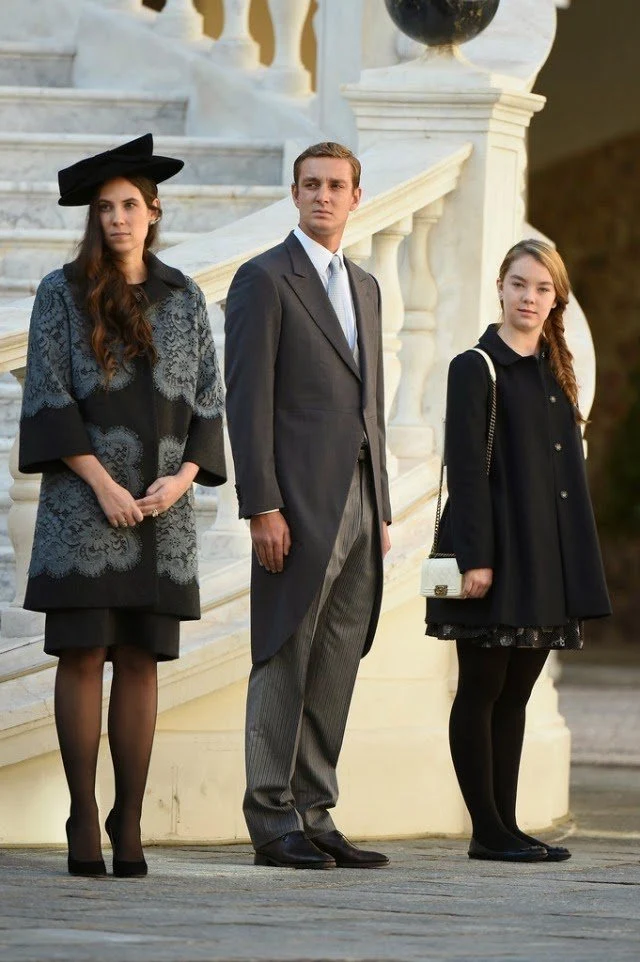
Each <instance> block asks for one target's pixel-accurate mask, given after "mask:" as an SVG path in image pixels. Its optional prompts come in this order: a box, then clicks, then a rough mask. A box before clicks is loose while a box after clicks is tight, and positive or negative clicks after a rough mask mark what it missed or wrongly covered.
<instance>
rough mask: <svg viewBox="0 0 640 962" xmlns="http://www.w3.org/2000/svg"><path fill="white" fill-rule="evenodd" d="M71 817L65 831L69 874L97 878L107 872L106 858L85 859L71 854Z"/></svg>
mask: <svg viewBox="0 0 640 962" xmlns="http://www.w3.org/2000/svg"><path fill="white" fill-rule="evenodd" d="M70 822H71V819H70V818H68V819H67V821H66V823H65V826H64V828H65V832H66V833H67V849H68V855H67V868H68V870H69V875H83V876H85V877H86V878H95V877H97V876H99V875H106V874H107V867H106V865H105V864H104V859H102V858H98V859H95V861H85V860H82V859H79V858H74V857H73V855H72V854H71V840H70V838H69V823H70Z"/></svg>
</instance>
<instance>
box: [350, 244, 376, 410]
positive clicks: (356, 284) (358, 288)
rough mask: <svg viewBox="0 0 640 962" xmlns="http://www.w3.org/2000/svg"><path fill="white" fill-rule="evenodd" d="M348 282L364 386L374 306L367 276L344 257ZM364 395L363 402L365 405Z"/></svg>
mask: <svg viewBox="0 0 640 962" xmlns="http://www.w3.org/2000/svg"><path fill="white" fill-rule="evenodd" d="M344 262H345V266H346V268H347V273H348V275H349V282H350V285H351V295H352V297H353V306H354V308H355V312H356V327H357V329H358V350H359V352H360V376H361V378H362V383H363V385H365V386H366V383H367V374H368V370H369V363H370V359H371V352H372V351H373V349H374V347H375V340H376V329H375V327H374V326H373V321H374V319H375V318H376V316H377V315H376V306H375V304H374V303H373V295H372V290H371V285H370V284H369V283H368V277H367V275H366V274H365V273H364V271H361V270H359V269H358V268H357V266H355V265H354V264H353V263H352V262H351V261H350V260H348V259H347V258H346V257H345V259H344ZM366 401H367V399H366V397H363V402H364V403H365V405H366Z"/></svg>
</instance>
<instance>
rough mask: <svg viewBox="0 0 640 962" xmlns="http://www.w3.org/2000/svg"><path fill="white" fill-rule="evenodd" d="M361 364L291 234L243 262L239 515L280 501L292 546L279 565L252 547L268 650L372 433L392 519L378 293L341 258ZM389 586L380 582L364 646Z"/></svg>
mask: <svg viewBox="0 0 640 962" xmlns="http://www.w3.org/2000/svg"><path fill="white" fill-rule="evenodd" d="M345 263H346V266H347V270H348V273H349V280H350V283H351V291H352V294H353V301H354V306H355V313H356V322H357V328H358V343H359V348H360V370H358V366H357V365H356V363H355V361H354V358H353V354H352V352H351V351H350V349H349V346H348V344H347V341H346V338H345V336H344V333H343V331H342V328H341V327H340V322H339V321H338V318H337V317H336V315H335V312H334V310H333V308H332V307H331V303H330V301H329V298H328V296H327V293H326V291H325V289H324V287H323V285H322V281H321V280H320V278H319V277H318V274H317V271H316V269H315V268H314V266H313V264H312V263H311V261H310V260H309V258H308V257H307V255H306V253H305V251H304V249H303V247H302V245H301V244H300V243H299V241H298V240H297V239H296V237H295V235H294V234H290V235H289V236H288V237H287V239H286V240H285V241H284V243H282V244H279V245H278V246H277V247H274V248H272V249H271V250H268V251H266V252H265V253H263V254H260V255H259V256H258V257H255V258H253V259H252V260H251V261H249V262H248V263H246V264H244V265H243V266H242V267H241V268H240V270H239V271H238V272H237V274H236V276H235V278H234V280H233V283H232V285H231V288H230V290H229V294H228V297H227V306H226V325H225V330H226V342H225V376H226V381H227V420H228V425H229V434H230V437H231V446H232V450H233V460H234V464H235V471H236V482H237V483H236V487H237V494H238V502H239V507H240V516H241V517H243V518H248V517H250V516H251V515H253V514H257V513H259V512H261V511H267V510H269V509H272V508H280V509H281V510H282V512H283V514H284V516H285V518H286V519H287V522H288V524H289V527H290V530H291V538H292V547H291V552H290V554H289V556H288V558H287V560H286V562H285V569H284V571H283V572H282V573H280V574H269V573H268V572H267V571H265V570H264V569H263V568H261V567H260V566H259V564H258V563H257V560H256V558H255V555H254V558H253V567H252V572H251V645H252V654H253V660H254V662H260V661H264V660H266V659H268V658H270V657H271V656H272V655H273V654H275V652H276V651H278V649H279V648H280V647H281V646H282V645H283V644H284V642H285V641H286V640H287V639H288V638H289V637H290V636H291V635H292V634H293V633H294V631H295V630H296V628H297V627H298V625H299V624H300V621H301V620H302V618H303V617H304V615H305V613H306V612H307V610H308V608H309V606H310V604H311V602H312V600H313V597H314V595H315V593H316V592H317V590H318V589H319V588H320V586H321V584H322V580H323V578H324V573H325V571H326V568H327V564H328V562H329V558H330V556H331V551H332V548H333V545H334V542H335V539H336V535H337V532H338V527H339V524H340V519H341V517H342V513H343V510H344V506H345V503H346V500H347V494H348V491H349V485H350V482H351V478H352V475H353V471H354V468H355V464H356V460H357V456H358V451H359V448H360V444H361V441H362V438H363V436H364V435H366V437H367V438H368V441H369V450H370V455H371V464H372V467H373V479H374V485H375V501H376V508H377V516H378V520H379V524H380V525H382V522H383V521H390V520H391V508H390V504H389V488H388V482H387V472H386V466H385V426H384V400H383V378H382V335H381V330H380V295H379V290H378V285H377V283H376V281H375V279H374V278H373V277H372V276H371V275H370V274H367V273H366V272H365V271H363V270H361V269H360V268H359V267H357V266H356V265H355V264H353V263H352V262H350V261H348V260H345ZM381 595H382V551H381V550H380V553H379V555H378V587H377V592H376V599H375V604H374V610H373V614H372V617H371V622H370V624H369V631H368V635H367V641H366V644H365V649H364V652H363V654H364V653H366V651H368V649H369V648H370V646H371V643H372V640H373V635H374V633H375V629H376V625H377V622H378V615H379V611H380V600H381Z"/></svg>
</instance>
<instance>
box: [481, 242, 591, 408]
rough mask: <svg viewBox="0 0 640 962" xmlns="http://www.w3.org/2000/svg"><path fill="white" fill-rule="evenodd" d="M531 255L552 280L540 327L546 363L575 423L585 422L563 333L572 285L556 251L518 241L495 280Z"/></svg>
mask: <svg viewBox="0 0 640 962" xmlns="http://www.w3.org/2000/svg"><path fill="white" fill-rule="evenodd" d="M527 254H528V255H530V256H531V257H533V258H535V260H537V261H538V263H539V264H542V266H543V267H546V269H547V270H548V271H549V273H550V274H551V280H552V282H553V286H554V289H555V296H556V303H555V307H552V308H551V311H550V312H549V316H548V318H547V319H546V321H545V322H544V327H543V328H542V337H543V338H544V340H545V341H546V343H547V346H548V348H549V364H550V366H551V370H552V371H553V375H554V377H555V379H556V381H557V382H558V384H559V385H560V387H561V388H562V390H563V391H564V393H565V394H566V396H567V398H568V399H569V401H570V402H571V404H572V405H573V408H574V411H575V416H576V421H577V422H578V424H584V423H585V419H584V418H583V416H582V414H581V413H580V408H579V405H578V382H577V380H576V373H575V370H574V367H573V354H572V353H571V351H570V350H569V348H568V346H567V341H566V338H565V331H564V312H565V311H566V309H567V304H568V303H569V295H570V293H571V285H570V283H569V275H568V274H567V268H566V267H565V264H564V261H563V260H562V258H561V257H560V254H558V252H557V250H556V249H555V248H554V247H552V246H551V244H547V243H546V242H545V241H541V240H536V239H535V238H528V239H527V240H522V241H519V242H518V243H517V244H514V246H513V247H512V248H511V249H510V250H509V251H507V254H506V256H505V258H504V260H503V262H502V264H501V265H500V271H499V273H498V278H499V280H500V281H504V279H505V277H506V275H507V273H508V271H509V268H510V267H511V265H512V264H513V263H514V262H515V261H517V260H518V259H519V258H520V257H523V256H526V255H527Z"/></svg>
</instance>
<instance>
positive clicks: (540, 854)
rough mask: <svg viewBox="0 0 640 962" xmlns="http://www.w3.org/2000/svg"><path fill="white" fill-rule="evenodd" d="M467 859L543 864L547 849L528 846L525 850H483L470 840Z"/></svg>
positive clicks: (473, 840) (482, 847)
mask: <svg viewBox="0 0 640 962" xmlns="http://www.w3.org/2000/svg"><path fill="white" fill-rule="evenodd" d="M469 858H478V859H483V860H485V861H487V862H543V861H545V859H546V858H547V849H546V848H545V846H544V845H529V846H528V847H527V848H515V849H505V850H504V851H497V850H494V849H491V848H485V846H484V845H481V844H480V842H476V840H475V838H472V839H471V841H470V842H469Z"/></svg>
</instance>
